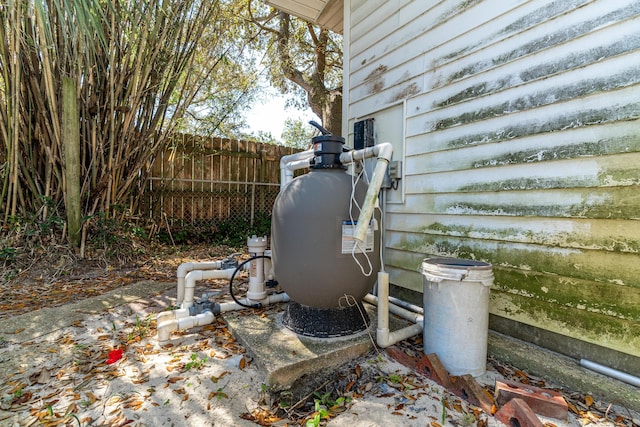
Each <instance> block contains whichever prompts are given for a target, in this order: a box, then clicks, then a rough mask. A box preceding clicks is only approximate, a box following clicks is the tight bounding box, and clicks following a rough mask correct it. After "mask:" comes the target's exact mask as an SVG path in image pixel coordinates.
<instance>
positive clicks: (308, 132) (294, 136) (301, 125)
mask: <svg viewBox="0 0 640 427" xmlns="http://www.w3.org/2000/svg"><path fill="white" fill-rule="evenodd" d="M314 135H315V128H314V127H313V126H311V125H310V124H308V123H307V122H305V121H303V120H300V119H291V118H288V119H286V120H285V122H284V129H283V130H282V141H283V143H284V145H286V146H287V147H295V148H300V149H306V148H308V147H309V145H310V144H311V138H313V136H314Z"/></svg>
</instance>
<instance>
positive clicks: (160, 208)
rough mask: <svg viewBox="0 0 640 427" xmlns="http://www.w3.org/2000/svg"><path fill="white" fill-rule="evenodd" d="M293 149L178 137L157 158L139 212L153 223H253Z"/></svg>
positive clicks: (265, 208) (268, 204)
mask: <svg viewBox="0 0 640 427" xmlns="http://www.w3.org/2000/svg"><path fill="white" fill-rule="evenodd" d="M296 151H298V150H297V149H294V148H290V147H284V146H280V145H273V144H261V143H257V142H253V141H239V140H230V139H223V138H204V137H197V136H192V135H177V136H176V137H174V138H173V139H172V141H171V143H170V144H169V145H168V147H167V148H166V149H165V150H164V151H163V152H161V153H160V154H159V155H158V157H157V158H156V160H155V162H154V164H153V167H152V171H151V174H150V176H149V178H148V180H147V185H146V188H145V196H144V202H143V204H142V206H141V213H142V215H143V216H144V217H145V218H147V219H149V220H154V221H156V222H158V223H160V222H162V221H164V220H168V221H170V222H171V223H172V224H174V223H175V224H183V225H194V226H207V225H209V226H211V227H215V224H216V223H219V222H221V221H227V220H231V221H237V222H246V223H251V224H253V222H254V220H255V219H256V218H257V217H259V216H263V215H267V216H268V215H270V212H271V208H272V205H273V200H274V198H275V196H276V194H277V193H278V189H279V180H280V167H279V163H280V158H282V157H283V156H285V155H289V154H292V153H295V152H296Z"/></svg>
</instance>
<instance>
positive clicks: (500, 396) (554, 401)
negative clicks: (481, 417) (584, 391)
mask: <svg viewBox="0 0 640 427" xmlns="http://www.w3.org/2000/svg"><path fill="white" fill-rule="evenodd" d="M514 398H518V399H522V400H524V401H525V402H526V403H527V405H529V407H530V408H531V409H532V410H533V411H534V412H535V413H536V414H540V415H543V416H545V417H551V418H557V419H566V418H567V413H568V406H567V402H566V401H565V400H564V397H563V396H562V394H561V393H558V392H557V391H553V390H548V389H544V388H540V387H534V386H531V385H528V384H521V383H518V382H515V381H508V380H501V381H499V380H496V391H495V400H496V404H497V405H498V406H500V405H502V404H504V403H506V402H508V401H510V400H511V399H514Z"/></svg>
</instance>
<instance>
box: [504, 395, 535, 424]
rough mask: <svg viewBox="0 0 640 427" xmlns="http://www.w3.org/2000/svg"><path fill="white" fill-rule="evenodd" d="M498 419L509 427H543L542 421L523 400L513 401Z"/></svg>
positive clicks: (505, 406) (508, 403)
mask: <svg viewBox="0 0 640 427" xmlns="http://www.w3.org/2000/svg"><path fill="white" fill-rule="evenodd" d="M496 418H497V419H499V420H500V421H501V422H502V423H503V424H506V425H508V426H520V427H543V426H544V424H542V421H540V419H539V418H538V417H537V416H536V414H535V413H534V412H533V410H532V409H531V408H530V407H529V405H527V403H526V402H525V401H524V400H522V399H517V398H516V399H511V400H510V401H508V402H507V404H506V405H504V406H503V407H502V408H500V410H499V411H498V412H496Z"/></svg>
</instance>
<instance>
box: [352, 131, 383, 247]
mask: <svg viewBox="0 0 640 427" xmlns="http://www.w3.org/2000/svg"><path fill="white" fill-rule="evenodd" d="M392 155H393V146H392V145H391V143H389V142H384V143H382V144H378V145H374V146H373V147H368V148H365V149H362V150H357V151H348V152H346V153H342V154H341V155H340V162H341V163H342V164H343V165H344V164H347V163H350V162H353V161H355V160H362V159H365V158H370V157H377V158H378V161H377V162H376V166H375V168H374V169H373V175H371V181H370V182H369V188H368V189H367V193H366V194H365V196H364V202H363V204H362V207H361V208H360V216H359V217H358V223H357V224H356V227H355V229H354V231H353V237H354V239H356V240H357V241H359V242H360V243H364V241H365V239H366V236H367V230H368V228H369V222H370V221H371V217H372V216H373V210H374V209H375V206H376V200H377V199H378V193H379V192H380V188H381V187H382V181H383V180H384V177H385V173H386V171H387V165H388V164H389V161H390V160H391V156H392Z"/></svg>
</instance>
